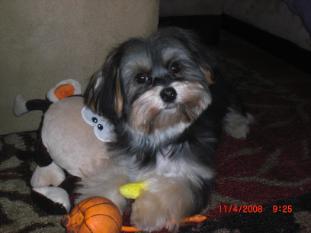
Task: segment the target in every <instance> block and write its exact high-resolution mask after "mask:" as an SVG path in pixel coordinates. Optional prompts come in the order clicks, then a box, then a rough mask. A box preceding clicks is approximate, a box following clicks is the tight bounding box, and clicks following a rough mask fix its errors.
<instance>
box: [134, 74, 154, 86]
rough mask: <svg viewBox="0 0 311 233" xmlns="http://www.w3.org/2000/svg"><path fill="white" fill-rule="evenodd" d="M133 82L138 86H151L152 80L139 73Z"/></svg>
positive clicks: (146, 75)
mask: <svg viewBox="0 0 311 233" xmlns="http://www.w3.org/2000/svg"><path fill="white" fill-rule="evenodd" d="M135 80H136V82H137V83H139V84H151V83H152V78H151V77H150V76H149V75H148V74H146V73H139V74H137V75H136V77H135Z"/></svg>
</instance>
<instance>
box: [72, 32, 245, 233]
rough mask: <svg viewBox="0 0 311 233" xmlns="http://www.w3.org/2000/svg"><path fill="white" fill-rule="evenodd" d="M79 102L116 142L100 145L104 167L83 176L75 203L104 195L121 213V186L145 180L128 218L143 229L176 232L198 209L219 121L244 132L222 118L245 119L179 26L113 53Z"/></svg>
mask: <svg viewBox="0 0 311 233" xmlns="http://www.w3.org/2000/svg"><path fill="white" fill-rule="evenodd" d="M85 103H86V104H87V105H88V106H90V107H91V108H92V109H93V110H94V111H95V112H97V113H98V114H101V115H103V116H105V117H107V118H109V119H110V120H111V122H112V123H113V124H114V126H115V130H116V135H117V140H116V142H115V143H109V144H107V146H108V153H110V155H109V157H110V158H112V163H111V166H109V168H107V169H104V170H102V171H100V172H98V173H97V174H96V175H94V176H91V177H89V178H86V179H83V180H82V183H81V185H82V186H81V187H80V188H79V189H78V190H77V191H78V192H79V193H81V199H82V198H86V197H89V196H94V195H100V196H105V197H108V198H110V199H111V200H112V201H113V202H115V203H116V204H117V205H118V207H119V208H120V209H121V210H123V208H124V206H125V200H124V198H123V197H122V196H121V195H120V194H119V192H118V189H119V187H120V185H122V184H124V183H127V182H132V181H146V182H147V183H148V184H149V186H148V187H150V188H149V189H148V190H147V191H145V192H144V193H143V194H142V195H141V196H140V197H139V198H138V199H136V200H135V202H134V204H133V211H132V215H131V220H132V223H133V224H134V225H136V226H137V227H139V228H141V229H143V230H147V231H150V230H159V229H161V228H163V227H166V228H168V229H170V230H172V229H177V228H178V223H179V222H180V220H181V219H182V218H183V217H185V216H187V215H191V214H193V213H197V212H200V211H201V210H202V209H203V208H205V207H206V204H207V201H208V195H207V194H208V192H209V190H210V188H211V186H212V183H213V177H214V170H213V157H214V152H215V147H216V145H217V143H218V141H219V137H220V133H221V131H222V126H223V124H228V123H229V124H231V125H230V127H227V128H230V129H232V130H228V132H230V133H232V132H235V131H236V130H237V131H239V130H241V129H240V127H242V131H243V130H244V131H245V132H248V123H249V122H248V121H245V122H244V125H243V122H242V121H238V122H239V125H238V126H237V127H236V128H235V129H234V127H233V125H234V122H233V123H232V122H231V121H230V118H231V115H232V114H231V115H228V116H227V117H225V115H226V113H227V112H228V111H229V109H231V110H232V109H234V112H235V113H236V114H238V115H240V119H242V118H243V117H244V118H245V119H247V117H246V116H244V115H243V114H244V113H243V111H242V107H241V106H240V104H239V103H238V101H237V98H236V97H235V95H234V93H233V92H232V90H231V88H229V86H228V85H227V84H226V83H225V82H224V80H223V79H222V78H221V76H220V75H219V74H218V72H217V71H216V69H214V62H213V60H212V58H211V57H210V55H209V52H208V50H207V49H206V48H204V47H203V46H202V45H201V44H200V43H199V42H198V40H197V38H196V37H195V36H194V35H193V34H192V33H190V32H188V31H184V30H181V29H178V28H168V29H164V30H161V31H159V32H157V33H155V34H154V35H152V36H150V37H149V38H147V39H140V38H134V39H131V40H128V41H126V42H124V43H123V44H121V45H120V46H119V47H117V48H116V49H114V50H113V51H112V52H111V53H110V55H109V56H108V58H107V60H106V62H105V64H104V65H103V67H102V69H101V70H100V72H98V73H97V74H95V75H94V77H93V78H92V79H91V81H90V83H89V85H88V87H87V90H86V92H85ZM230 112H231V113H232V111H229V113H230ZM234 118H236V115H235V116H234ZM224 119H226V120H225V121H224ZM232 135H233V136H235V134H234V133H232ZM237 135H242V137H243V136H244V134H243V133H237Z"/></svg>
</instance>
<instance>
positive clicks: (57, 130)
mask: <svg viewBox="0 0 311 233" xmlns="http://www.w3.org/2000/svg"><path fill="white" fill-rule="evenodd" d="M79 94H81V88H80V84H79V83H78V82H76V81H74V80H65V81H63V82H60V83H58V84H57V85H56V87H55V88H52V89H51V90H50V91H49V92H48V95H47V99H46V100H38V99H35V100H28V101H25V100H24V98H23V97H22V96H21V95H19V96H17V97H16V100H15V106H14V112H15V114H16V115H17V116H21V115H23V114H24V113H27V112H30V111H33V110H41V111H42V112H43V113H44V116H43V120H42V123H41V126H40V133H41V137H39V141H38V145H37V150H36V155H35V161H36V163H37V167H36V168H35V170H34V172H33V175H32V177H31V181H30V183H31V186H32V189H33V191H34V192H35V193H38V194H40V195H42V196H43V197H44V198H46V199H47V200H49V201H52V202H54V203H57V204H60V205H61V206H62V207H63V208H65V209H66V211H67V212H68V211H69V210H70V207H71V202H70V198H69V195H68V193H67V191H66V190H65V189H63V188H61V187H60V185H61V184H62V183H63V182H64V180H65V179H66V176H67V174H70V175H72V176H74V177H78V178H81V179H83V177H87V176H92V175H94V174H96V171H98V169H104V168H105V167H107V166H109V162H110V160H109V157H108V156H107V153H105V152H106V147H105V143H103V142H111V141H113V140H114V139H115V135H114V129H113V126H112V124H110V122H109V121H108V120H107V119H105V118H103V117H101V116H99V115H97V114H95V113H94V112H92V111H91V110H90V109H89V108H87V107H85V106H84V103H83V98H82V97H81V96H79ZM68 96H70V97H68Z"/></svg>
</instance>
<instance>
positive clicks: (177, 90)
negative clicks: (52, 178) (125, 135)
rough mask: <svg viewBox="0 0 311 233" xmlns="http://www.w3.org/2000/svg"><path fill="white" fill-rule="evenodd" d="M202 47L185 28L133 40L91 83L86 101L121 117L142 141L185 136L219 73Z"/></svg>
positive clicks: (102, 111) (110, 115)
mask: <svg viewBox="0 0 311 233" xmlns="http://www.w3.org/2000/svg"><path fill="white" fill-rule="evenodd" d="M201 50H202V47H201V46H200V45H199V44H198V43H197V42H196V41H195V39H194V38H193V35H191V34H189V33H188V32H185V31H184V30H181V29H166V30H163V31H160V32H158V33H156V34H154V35H153V36H151V37H150V38H147V39H132V40H129V41H127V42H125V43H123V44H122V45H120V46H119V47H118V48H117V49H115V50H114V51H113V52H112V53H111V54H110V55H109V56H108V58H107V60H106V63H105V64H104V66H103V69H102V72H101V74H99V75H97V76H95V77H94V78H93V80H92V81H91V82H90V84H89V86H88V88H87V91H86V94H85V96H86V103H87V104H88V105H91V106H93V107H94V108H95V110H96V111H97V112H98V113H99V114H103V115H105V116H106V117H108V118H110V119H112V118H118V119H120V121H122V122H123V124H124V128H125V129H126V130H127V131H128V132H130V133H131V134H134V135H135V138H139V139H138V140H140V141H141V140H143V141H145V140H146V139H148V138H149V139H150V141H153V144H155V145H159V144H161V143H162V142H164V141H167V140H169V139H171V138H174V137H176V136H178V135H180V134H181V133H182V132H183V131H184V130H185V129H186V128H187V127H188V126H189V125H191V124H192V123H193V122H194V121H195V120H196V119H197V118H198V117H199V116H200V114H201V113H202V112H203V111H204V110H205V109H206V108H207V107H208V105H209V104H210V103H211V94H210V91H209V86H210V85H211V84H212V83H213V77H212V76H213V75H212V71H211V68H210V65H209V64H208V63H209V62H208V61H207V59H206V56H205V55H204V53H203V51H201Z"/></svg>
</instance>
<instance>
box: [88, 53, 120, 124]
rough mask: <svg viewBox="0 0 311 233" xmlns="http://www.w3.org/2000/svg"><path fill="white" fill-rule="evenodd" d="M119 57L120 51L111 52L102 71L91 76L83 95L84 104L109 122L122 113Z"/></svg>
mask: <svg viewBox="0 0 311 233" xmlns="http://www.w3.org/2000/svg"><path fill="white" fill-rule="evenodd" d="M121 56H122V54H121V51H120V49H115V50H113V51H112V52H111V53H110V54H109V55H108V56H107V59H106V61H105V63H104V65H103V66H102V69H101V70H100V71H98V72H96V73H95V74H94V75H93V76H92V78H91V80H90V82H89V84H88V86H87V88H86V91H85V93H84V99H85V104H86V105H87V106H89V107H90V108H91V109H93V110H94V111H95V112H96V113H98V114H100V115H103V116H105V117H107V118H109V119H111V120H116V118H120V117H121V116H122V112H123V105H124V104H123V103H124V95H123V89H122V83H121V80H120V76H119V65H120V60H121Z"/></svg>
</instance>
